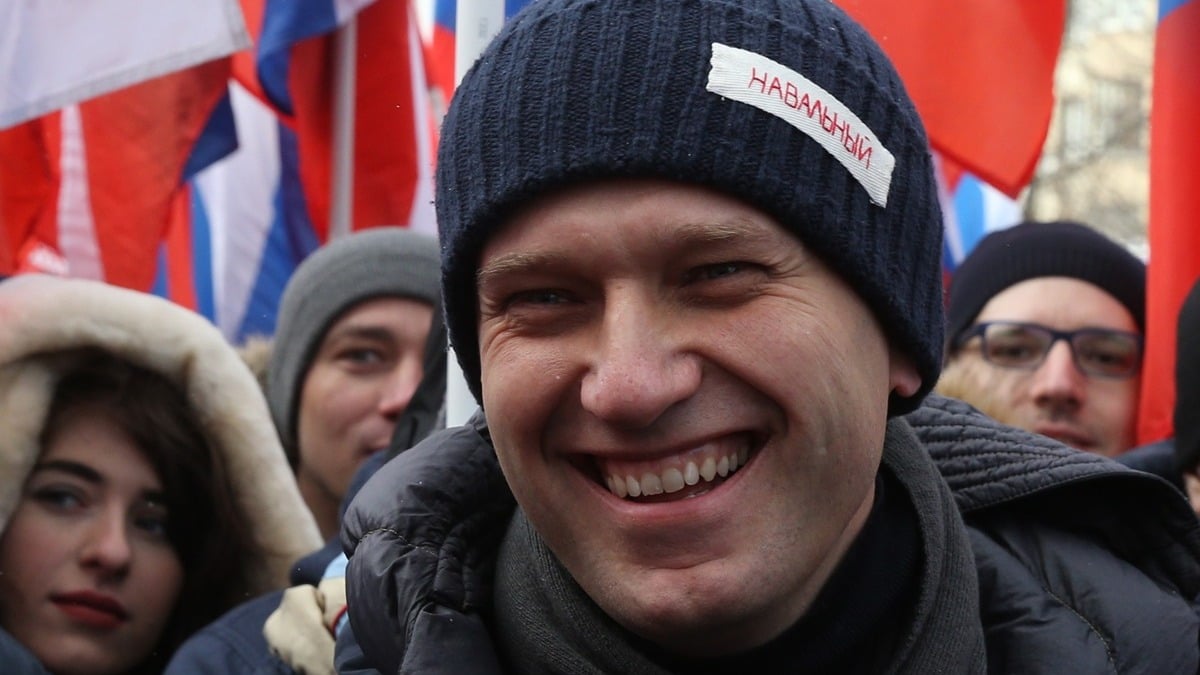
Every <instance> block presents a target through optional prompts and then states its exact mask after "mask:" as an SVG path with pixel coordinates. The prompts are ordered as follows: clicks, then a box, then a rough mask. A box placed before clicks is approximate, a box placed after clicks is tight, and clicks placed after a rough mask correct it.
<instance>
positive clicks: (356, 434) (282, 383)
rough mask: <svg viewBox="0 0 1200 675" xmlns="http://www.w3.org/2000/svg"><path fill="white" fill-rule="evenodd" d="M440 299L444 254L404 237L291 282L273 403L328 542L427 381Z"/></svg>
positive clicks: (363, 236)
mask: <svg viewBox="0 0 1200 675" xmlns="http://www.w3.org/2000/svg"><path fill="white" fill-rule="evenodd" d="M438 294H439V289H438V248H437V242H436V241H435V240H434V239H433V238H432V237H430V236H428V235H424V234H420V233H417V232H413V231H411V230H408V229H405V228H398V227H385V228H373V229H370V230H364V231H361V232H357V233H355V234H353V235H351V236H349V237H346V238H343V239H339V240H337V241H334V242H331V243H330V244H328V245H326V246H323V247H321V248H319V249H317V251H316V252H314V253H313V254H312V255H311V256H309V257H308V258H306V259H305V260H304V262H303V263H302V264H301V265H300V266H299V267H298V268H297V269H296V272H295V273H294V274H293V275H292V278H291V279H290V280H289V281H288V285H287V288H286V289H285V290H284V292H283V299H282V300H281V302H280V305H279V320H278V324H277V327H276V330H275V337H274V339H273V342H272V353H271V362H270V365H269V366H268V369H267V400H268V401H269V402H270V404H271V414H272V416H273V417H274V418H275V426H276V428H277V429H278V431H279V436H280V438H281V439H282V440H283V446H284V449H285V450H286V451H287V453H288V459H289V460H290V461H291V463H292V466H293V467H294V468H295V470H296V481H297V482H298V483H299V484H300V492H301V494H302V495H303V496H304V499H305V502H306V503H307V504H308V507H309V509H311V510H312V512H313V515H314V516H316V518H317V524H318V526H320V528H321V535H322V536H323V537H325V538H326V539H328V538H329V537H332V536H333V535H335V534H336V533H337V531H338V525H339V523H338V512H339V511H338V509H339V507H340V506H341V504H342V498H343V497H344V496H345V494H346V488H347V486H348V485H349V484H350V479H351V478H352V477H353V476H354V472H355V471H356V470H357V469H358V467H359V466H360V465H361V464H362V463H363V461H364V460H366V459H367V458H368V457H370V456H371V455H373V454H375V453H376V452H378V451H380V450H382V449H384V448H386V447H387V445H388V442H389V441H390V440H391V438H392V431H393V429H394V428H395V425H396V420H397V419H398V418H399V416H400V414H401V413H403V412H404V409H405V408H406V407H407V406H408V401H409V400H410V399H411V398H412V395H413V392H414V391H416V388H417V385H418V384H419V383H420V381H421V377H422V375H423V373H422V368H421V359H422V355H423V350H424V348H425V339H426V337H427V336H428V335H429V326H430V323H431V321H433V307H434V305H435V303H436V301H437V297H438Z"/></svg>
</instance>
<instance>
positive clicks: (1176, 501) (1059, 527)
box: [338, 397, 1200, 674]
mask: <svg viewBox="0 0 1200 675" xmlns="http://www.w3.org/2000/svg"><path fill="white" fill-rule="evenodd" d="M900 423H901V424H904V423H907V424H908V425H910V426H911V427H912V430H913V431H915V432H916V434H917V436H918V438H919V439H920V440H921V442H922V443H923V444H924V445H925V447H926V449H927V451H928V452H929V454H930V455H931V457H932V458H933V459H934V461H935V463H936V465H937V467H938V470H939V471H940V472H941V473H942V475H943V477H944V479H945V481H946V482H947V484H948V485H949V486H950V488H951V489H952V491H953V494H954V499H955V501H956V503H957V505H958V507H959V510H960V512H961V513H962V516H963V519H964V521H965V522H966V525H967V534H968V536H969V538H970V542H971V546H972V548H973V551H974V556H975V560H976V567H977V570H978V577H979V587H980V588H979V590H980V606H981V610H980V621H981V624H982V626H983V629H984V631H985V636H986V639H987V652H988V669H989V672H992V673H1022V674H1025V673H1063V672H1070V673H1147V674H1149V673H1154V674H1159V673H1194V672H1197V670H1198V668H1200V646H1198V642H1200V619H1198V618H1197V614H1196V612H1195V610H1194V609H1193V606H1192V603H1191V602H1190V600H1191V599H1192V598H1195V597H1196V596H1197V594H1198V593H1200V525H1198V524H1197V521H1196V519H1195V517H1194V516H1193V515H1192V512H1191V510H1190V509H1189V507H1188V506H1187V504H1186V502H1185V501H1184V500H1183V499H1182V497H1181V496H1180V495H1179V494H1178V492H1176V491H1175V490H1173V489H1171V488H1170V487H1169V486H1168V485H1167V484H1166V483H1165V482H1163V481H1161V480H1160V479H1158V478H1155V477H1153V476H1150V475H1147V474H1143V473H1138V472H1134V471H1131V470H1128V469H1126V468H1124V467H1121V466H1119V465H1117V464H1115V463H1113V462H1110V461H1107V460H1104V459H1102V458H1100V457H1097V456H1095V455H1088V454H1085V453H1080V452H1076V451H1074V450H1071V449H1069V448H1066V447H1065V446H1062V445H1060V444H1058V443H1056V442H1054V441H1051V440H1049V439H1045V438H1043V437H1040V436H1034V435H1032V434H1028V433H1025V432H1022V431H1018V430H1015V429H1011V428H1008V427H1003V426H1000V425H998V424H996V423H995V422H993V421H991V420H990V419H988V418H986V417H984V416H982V415H980V414H978V413H976V412H975V411H974V410H973V409H971V408H970V407H969V406H966V405H965V404H962V403H960V402H958V401H953V400H950V399H944V398H940V397H931V398H930V399H929V400H928V401H927V402H926V404H925V405H924V406H923V407H922V408H920V409H919V410H917V411H916V412H914V413H912V414H911V415H909V416H908V417H907V418H906V420H905V421H902V422H900ZM422 446H424V447H422ZM422 446H418V448H416V449H414V450H413V451H412V452H409V453H406V454H405V455H402V456H401V457H400V458H398V459H397V460H395V461H393V462H391V463H390V464H389V465H388V466H387V467H384V469H383V470H381V471H380V472H379V473H378V474H377V475H376V476H375V477H374V478H373V479H372V480H371V482H370V483H368V484H367V486H366V487H364V489H363V491H362V493H360V496H359V497H358V498H357V499H356V500H355V502H354V504H352V505H351V508H350V512H349V514H348V516H347V519H346V527H345V530H344V532H343V544H344V545H345V547H346V550H347V552H348V553H349V554H350V555H351V556H352V557H351V561H350V569H349V572H348V574H347V593H348V597H349V601H350V608H349V613H350V620H351V624H352V625H353V628H354V635H355V638H356V640H357V643H356V644H349V645H343V644H339V656H338V665H339V672H343V673H355V672H384V673H399V672H403V673H409V672H413V673H415V672H423V673H427V672H445V673H457V672H475V673H489V672H490V673H501V672H504V671H503V668H502V667H501V665H500V664H499V661H498V658H497V656H496V652H495V648H494V645H493V643H492V637H491V634H490V629H489V625H488V615H489V611H490V606H491V579H492V576H493V568H494V562H495V552H496V548H497V545H498V542H499V540H500V538H501V537H502V536H503V533H504V531H505V526H506V524H507V522H508V519H509V517H510V515H511V512H512V509H513V506H514V503H513V499H512V496H511V494H510V492H509V490H508V488H507V486H506V484H505V483H504V479H503V476H502V475H501V474H500V470H499V466H498V464H497V462H496V459H495V455H494V453H493V452H492V451H491V447H490V443H489V441H488V438H487V430H486V426H485V423H484V421H483V420H482V418H481V417H477V418H475V419H473V420H472V421H471V423H470V424H468V425H467V426H465V427H461V428H458V429H453V430H449V431H446V432H444V433H442V434H440V435H437V436H434V437H432V438H430V439H428V440H427V441H426V442H425V443H423V444H422Z"/></svg>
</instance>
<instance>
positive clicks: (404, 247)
mask: <svg viewBox="0 0 1200 675" xmlns="http://www.w3.org/2000/svg"><path fill="white" fill-rule="evenodd" d="M438 292H439V289H438V247H437V241H435V240H434V238H433V237H431V236H429V235H426V234H421V233H419V232H414V231H412V230H409V229H406V228H400V227H377V228H371V229H369V230H361V231H358V232H355V233H354V234H352V235H350V236H348V237H344V238H342V239H338V240H336V241H333V242H331V243H329V244H326V245H325V246H322V247H321V248H319V249H317V250H316V251H315V252H313V254H312V255H310V256H309V257H308V258H305V260H304V262H302V263H301V264H300V266H299V267H297V268H296V271H295V273H293V274H292V277H291V279H289V280H288V284H287V287H286V288H285V289H284V292H283V299H282V300H281V301H280V304H279V318H278V321H277V324H276V328H275V338H274V340H273V345H272V351H271V364H270V366H269V367H268V370H267V400H268V402H269V403H270V404H271V416H272V417H273V418H274V420H275V427H276V429H278V430H279V436H280V438H281V439H282V440H283V445H284V447H285V448H288V449H289V452H291V449H293V448H295V443H296V423H297V420H296V415H297V408H298V407H299V400H300V388H301V386H302V385H303V383H304V376H305V375H306V374H307V372H308V366H309V364H310V363H312V359H313V357H314V356H315V355H316V353H317V349H318V348H319V347H320V345H321V341H322V340H323V339H324V337H325V332H326V331H327V330H329V327H330V326H332V325H333V324H334V322H336V321H337V320H338V318H339V317H341V315H342V314H344V313H345V312H346V311H347V310H349V309H350V308H352V307H354V306H355V305H357V304H359V303H361V302H364V301H366V300H372V299H374V298H379V297H391V296H394V297H400V298H412V299H414V300H421V301H423V302H427V303H429V304H430V305H433V306H435V307H436V306H437V298H438Z"/></svg>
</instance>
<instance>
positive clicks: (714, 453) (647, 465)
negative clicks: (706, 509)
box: [596, 434, 754, 503]
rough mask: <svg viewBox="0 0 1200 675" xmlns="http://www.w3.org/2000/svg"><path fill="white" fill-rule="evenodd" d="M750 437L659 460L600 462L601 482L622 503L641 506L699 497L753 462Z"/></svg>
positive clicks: (745, 436)
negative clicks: (627, 501) (751, 460)
mask: <svg viewBox="0 0 1200 675" xmlns="http://www.w3.org/2000/svg"><path fill="white" fill-rule="evenodd" d="M751 446H752V443H751V439H750V436H749V435H748V434H740V435H738V436H735V437H733V438H732V439H725V440H722V441H719V442H712V443H705V444H704V445H702V446H700V447H698V448H695V449H692V450H689V451H687V452H683V453H678V454H674V455H671V456H668V457H663V458H660V459H655V460H644V461H627V460H616V459H597V461H596V465H597V470H598V472H599V476H600V479H601V482H603V483H604V484H605V486H606V487H607V488H608V491H609V492H611V493H612V494H613V495H616V496H617V497H619V498H620V499H627V500H633V501H638V502H646V503H651V502H662V501H676V500H680V499H688V498H692V497H698V496H700V495H702V494H704V493H706V492H709V491H711V490H713V489H714V488H716V487H717V486H718V485H720V484H721V483H723V482H725V481H726V480H727V479H728V477H729V476H732V475H733V474H734V473H736V472H737V471H738V470H739V469H741V468H742V467H744V466H745V465H746V463H747V462H749V461H750V459H751V457H752V455H753V454H754V453H753V452H752V447H751Z"/></svg>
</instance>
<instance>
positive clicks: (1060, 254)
mask: <svg viewBox="0 0 1200 675" xmlns="http://www.w3.org/2000/svg"><path fill="white" fill-rule="evenodd" d="M1038 277H1072V278H1075V279H1079V280H1081V281H1086V282H1089V283H1091V284H1094V285H1096V286H1098V287H1100V288H1101V289H1103V290H1104V291H1105V292H1106V293H1108V294H1109V295H1111V296H1113V297H1114V298H1116V299H1117V301H1119V302H1120V303H1121V304H1122V305H1124V306H1125V308H1126V309H1128V310H1129V313H1130V314H1131V315H1132V316H1133V319H1134V321H1136V322H1137V325H1138V328H1139V329H1141V330H1143V331H1144V330H1145V316H1146V312H1145V305H1146V264H1145V263H1143V262H1142V261H1141V260H1138V259H1137V256H1135V255H1133V254H1132V253H1130V252H1129V251H1127V250H1125V248H1123V247H1122V246H1121V245H1120V244H1117V243H1116V242H1114V241H1112V240H1111V239H1109V238H1108V237H1106V236H1104V235H1103V234H1101V233H1100V232H1098V231H1096V230H1094V229H1092V228H1090V227H1088V226H1087V225H1083V224H1081V223H1076V222H1071V221H1054V222H1025V223H1021V224H1019V225H1014V226H1012V227H1010V228H1006V229H1003V230H998V231H996V232H993V233H991V234H989V235H987V236H986V237H984V238H983V239H981V240H980V241H979V243H978V244H976V245H975V248H974V249H973V250H972V251H971V253H970V254H969V255H968V256H967V257H966V258H965V259H964V260H963V262H962V264H961V265H960V266H959V268H958V269H957V270H955V272H954V275H953V277H952V278H951V280H950V290H949V292H950V297H949V302H948V304H947V307H946V324H947V325H946V340H947V345H948V346H953V344H954V341H955V340H956V339H958V336H959V335H961V334H962V333H963V331H965V330H966V329H967V328H969V327H970V326H971V323H972V322H973V321H974V320H975V317H977V316H979V312H980V311H981V310H983V307H984V306H985V305H986V304H987V303H988V301H989V300H991V299H992V298H993V297H995V296H996V295H997V294H999V293H1000V292H1001V291H1003V290H1004V289H1006V288H1008V287H1009V286H1012V285H1014V284H1017V283H1019V282H1022V281H1026V280H1028V279H1036V278H1038Z"/></svg>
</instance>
